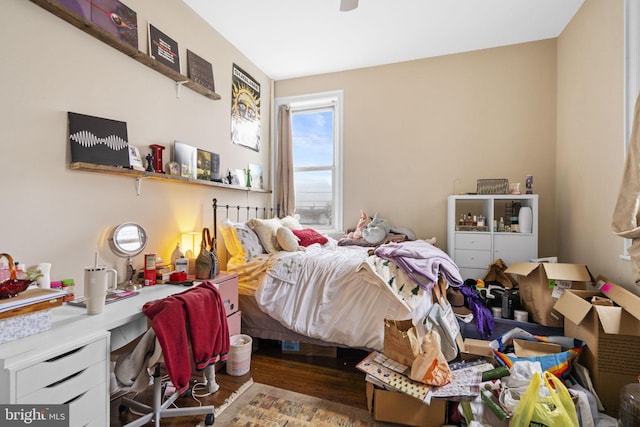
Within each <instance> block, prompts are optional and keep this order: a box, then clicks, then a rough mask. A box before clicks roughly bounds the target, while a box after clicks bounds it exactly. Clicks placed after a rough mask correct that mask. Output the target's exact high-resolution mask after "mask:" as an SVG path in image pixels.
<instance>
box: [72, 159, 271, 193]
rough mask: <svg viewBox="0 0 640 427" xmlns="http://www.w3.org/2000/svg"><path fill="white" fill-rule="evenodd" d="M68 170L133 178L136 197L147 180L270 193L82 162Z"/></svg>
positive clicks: (262, 191) (73, 164) (256, 189)
mask: <svg viewBox="0 0 640 427" xmlns="http://www.w3.org/2000/svg"><path fill="white" fill-rule="evenodd" d="M69 169H70V170H74V171H83V172H98V173H106V174H111V175H122V176H129V177H132V178H135V179H136V192H137V194H138V195H140V183H141V181H142V180H143V179H147V178H148V179H155V180H160V181H171V182H179V183H183V184H191V185H204V186H206V187H217V188H224V189H227V190H238V191H252V192H256V193H271V191H270V190H264V189H261V188H248V187H243V186H240V185H229V184H223V183H221V182H215V181H204V180H201V179H193V178H187V177H184V176H176V175H167V174H164V173H156V172H147V171H139V170H135V169H127V168H122V167H116V166H106V165H96V164H93V163H84V162H74V163H69Z"/></svg>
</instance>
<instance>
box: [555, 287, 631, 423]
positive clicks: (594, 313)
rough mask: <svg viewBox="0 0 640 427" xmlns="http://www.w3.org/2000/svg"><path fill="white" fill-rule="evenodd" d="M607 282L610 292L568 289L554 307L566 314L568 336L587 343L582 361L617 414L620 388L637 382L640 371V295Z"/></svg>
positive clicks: (609, 409)
mask: <svg viewBox="0 0 640 427" xmlns="http://www.w3.org/2000/svg"><path fill="white" fill-rule="evenodd" d="M606 284H607V286H606V288H604V289H606V292H607V293H606V294H604V293H601V292H597V291H595V292H594V291H576V290H570V291H567V292H565V293H564V294H563V295H562V296H561V297H560V298H559V299H558V302H557V303H556V305H555V306H554V308H555V309H556V310H558V311H559V312H560V313H561V314H563V315H564V331H565V335H566V336H570V337H574V338H578V339H581V340H583V341H584V342H585V343H586V344H587V346H586V347H585V349H584V350H583V352H582V354H581V355H580V359H579V363H580V364H581V365H584V366H585V367H587V368H588V369H589V372H590V373H591V379H592V382H593V384H594V386H595V389H596V392H597V394H598V397H599V398H600V400H601V401H602V404H603V405H604V407H605V410H606V413H607V414H608V415H610V416H612V417H616V416H617V415H618V401H619V392H620V389H621V388H622V387H623V386H624V385H625V384H631V383H633V382H637V375H638V373H639V372H640V358H639V357H638V355H639V354H640V321H638V316H640V310H639V309H637V307H640V298H639V297H638V296H636V295H635V294H633V293H632V292H630V291H627V290H625V289H623V288H622V287H620V286H618V285H616V284H613V283H611V282H608V281H607V282H606ZM594 296H596V297H602V298H606V297H609V298H611V299H612V300H613V301H614V302H615V303H616V304H618V305H619V306H617V307H615V306H614V307H612V306H605V305H598V304H595V305H593V304H591V302H590V301H591V300H592V298H593V297H594ZM623 304H624V306H625V307H627V308H624V307H622V305H623Z"/></svg>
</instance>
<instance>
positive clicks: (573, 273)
mask: <svg viewBox="0 0 640 427" xmlns="http://www.w3.org/2000/svg"><path fill="white" fill-rule="evenodd" d="M505 273H511V274H514V275H516V276H518V284H519V287H520V302H521V303H522V305H523V307H524V308H525V310H527V312H528V313H529V316H530V317H531V319H533V321H534V322H537V323H539V324H541V325H544V326H555V327H561V326H562V324H563V319H562V316H561V315H560V314H559V313H558V312H557V311H555V310H554V309H553V306H554V304H555V303H556V301H557V300H558V298H560V296H561V295H562V293H563V292H564V291H565V290H567V289H582V290H584V289H586V284H587V282H591V274H590V273H589V270H588V269H587V267H586V266H585V265H579V264H563V263H548V262H519V263H516V264H513V265H512V266H511V267H509V268H507V269H506V270H505Z"/></svg>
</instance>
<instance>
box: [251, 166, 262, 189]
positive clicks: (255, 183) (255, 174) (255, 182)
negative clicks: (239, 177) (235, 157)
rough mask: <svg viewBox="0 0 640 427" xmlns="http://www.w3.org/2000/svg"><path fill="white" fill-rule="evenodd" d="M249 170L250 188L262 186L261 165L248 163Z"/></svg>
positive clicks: (260, 187)
mask: <svg viewBox="0 0 640 427" xmlns="http://www.w3.org/2000/svg"><path fill="white" fill-rule="evenodd" d="M249 172H250V173H251V188H259V189H262V188H264V180H263V178H262V165H256V164H253V163H249Z"/></svg>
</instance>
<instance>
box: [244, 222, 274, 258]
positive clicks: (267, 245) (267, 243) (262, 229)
mask: <svg viewBox="0 0 640 427" xmlns="http://www.w3.org/2000/svg"><path fill="white" fill-rule="evenodd" d="M247 225H248V226H249V227H251V229H252V230H253V231H255V232H256V234H257V235H258V238H259V239H260V243H262V247H263V248H264V250H265V251H267V253H270V254H272V253H275V252H278V251H279V250H280V249H281V248H280V245H279V244H278V239H277V238H276V231H278V228H280V227H281V224H280V220H279V219H278V218H271V219H257V218H253V219H250V220H249V221H247Z"/></svg>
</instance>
